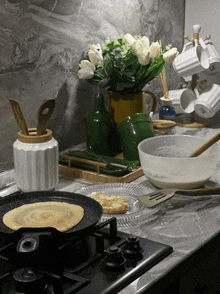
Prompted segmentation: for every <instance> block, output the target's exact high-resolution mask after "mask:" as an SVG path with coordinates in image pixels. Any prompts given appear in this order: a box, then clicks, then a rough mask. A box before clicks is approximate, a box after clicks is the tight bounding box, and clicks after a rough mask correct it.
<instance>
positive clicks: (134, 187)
mask: <svg viewBox="0 0 220 294" xmlns="http://www.w3.org/2000/svg"><path fill="white" fill-rule="evenodd" d="M153 191H154V190H153V189H151V188H149V187H144V186H142V185H140V184H120V183H114V184H99V185H92V186H87V187H83V188H81V189H79V190H77V191H74V192H75V193H78V194H82V195H85V196H91V195H94V194H96V193H98V192H102V193H104V194H105V195H119V196H122V197H126V198H127V200H128V204H129V210H128V211H127V212H126V213H125V214H120V215H119V214H117V215H113V214H103V216H102V218H101V221H105V220H107V219H109V218H111V217H113V216H114V217H116V218H117V224H118V226H121V227H133V226H137V225H138V224H140V223H142V222H143V221H144V220H145V221H146V218H149V216H150V215H152V214H154V213H155V212H157V211H158V210H159V209H157V208H153V209H152V208H147V207H146V206H144V205H142V204H141V203H139V202H138V200H137V196H141V195H143V194H147V193H151V192H153Z"/></svg>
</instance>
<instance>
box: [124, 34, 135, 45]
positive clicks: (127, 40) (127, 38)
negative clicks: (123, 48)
mask: <svg viewBox="0 0 220 294" xmlns="http://www.w3.org/2000/svg"><path fill="white" fill-rule="evenodd" d="M122 39H123V41H124V42H125V43H128V44H129V45H131V46H132V45H133V44H134V42H135V38H134V37H133V36H132V35H131V34H126V35H124V36H123V38H122Z"/></svg>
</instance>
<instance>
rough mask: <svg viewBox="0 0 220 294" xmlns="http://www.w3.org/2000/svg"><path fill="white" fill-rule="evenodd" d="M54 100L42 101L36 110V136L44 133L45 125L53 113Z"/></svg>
mask: <svg viewBox="0 0 220 294" xmlns="http://www.w3.org/2000/svg"><path fill="white" fill-rule="evenodd" d="M54 107H55V99H50V100H46V99H45V100H44V101H43V102H42V104H41V106H40V108H39V110H38V124H37V136H42V135H44V134H45V132H46V128H47V123H48V121H49V119H50V117H51V115H52V113H53V110H54Z"/></svg>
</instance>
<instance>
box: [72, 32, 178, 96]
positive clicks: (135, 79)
mask: <svg viewBox="0 0 220 294" xmlns="http://www.w3.org/2000/svg"><path fill="white" fill-rule="evenodd" d="M177 55H178V51H177V48H172V49H171V45H168V46H166V47H165V48H164V49H163V48H162V46H161V44H160V43H159V42H153V43H152V44H151V45H150V41H149V39H148V38H147V37H145V36H144V37H142V36H135V37H133V36H132V35H131V34H126V35H121V36H120V37H118V38H115V39H114V40H113V41H112V40H111V39H108V40H107V41H106V42H105V44H104V45H103V46H101V45H100V44H96V45H90V46H89V51H88V58H89V60H82V61H81V63H80V65H79V66H80V69H79V71H78V77H79V78H81V79H89V80H91V82H93V83H100V82H101V81H104V82H105V86H106V88H107V89H108V90H109V91H115V92H118V93H119V94H129V93H141V92H142V89H143V87H144V86H145V85H146V84H147V83H148V82H150V81H151V80H152V79H154V78H155V77H157V76H158V75H159V74H160V73H161V71H162V70H163V68H164V67H165V64H166V63H172V61H173V60H174V59H175V57H176V56H177Z"/></svg>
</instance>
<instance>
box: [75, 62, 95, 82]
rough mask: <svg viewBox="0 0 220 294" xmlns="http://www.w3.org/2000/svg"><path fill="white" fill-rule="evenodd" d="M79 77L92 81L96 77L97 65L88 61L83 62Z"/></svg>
mask: <svg viewBox="0 0 220 294" xmlns="http://www.w3.org/2000/svg"><path fill="white" fill-rule="evenodd" d="M79 67H80V70H79V71H78V77H79V78H80V79H86V80H87V79H91V78H92V77H93V76H94V71H95V65H94V64H93V63H91V62H90V61H88V60H81V62H80V65H79Z"/></svg>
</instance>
